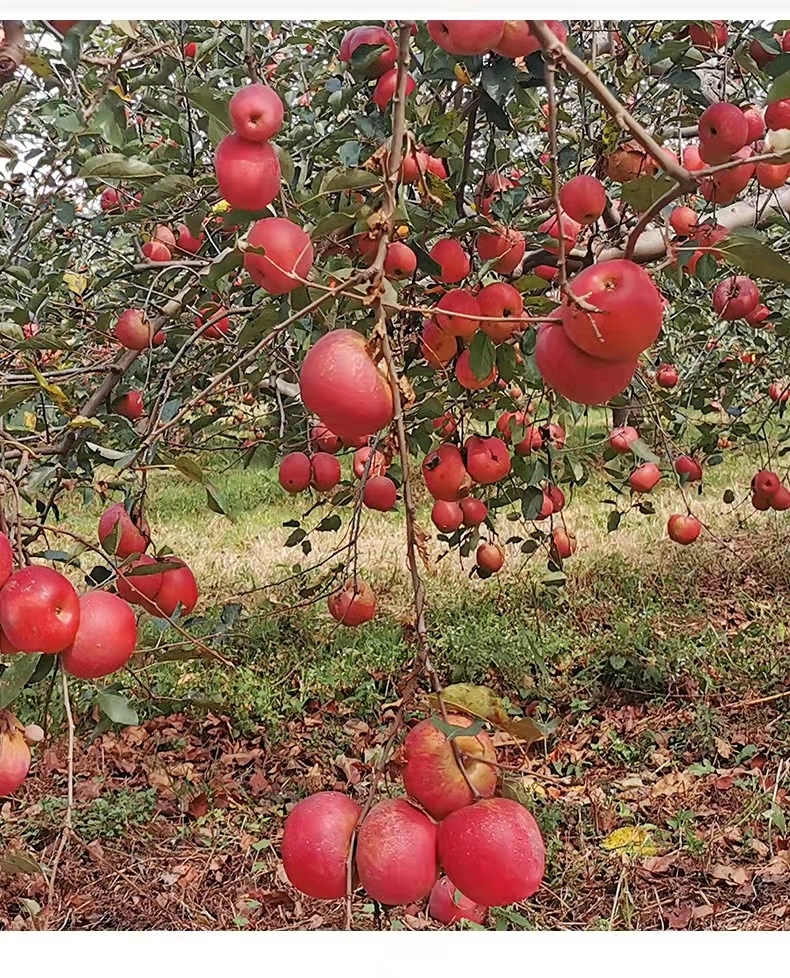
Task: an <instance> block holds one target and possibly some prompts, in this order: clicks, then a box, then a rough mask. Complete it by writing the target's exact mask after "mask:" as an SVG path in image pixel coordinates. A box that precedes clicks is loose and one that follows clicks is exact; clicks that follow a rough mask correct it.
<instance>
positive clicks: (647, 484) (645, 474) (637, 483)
mask: <svg viewBox="0 0 790 978" xmlns="http://www.w3.org/2000/svg"><path fill="white" fill-rule="evenodd" d="M660 479H661V469H659V467H658V466H657V465H655V464H654V463H653V462H645V463H644V465H640V466H639V467H638V468H636V469H634V471H633V472H632V473H631V475H630V476H629V477H628V482H629V483H630V485H631V488H632V489H633V490H634V492H652V491H653V489H655V487H656V486H657V485H658V483H659V481H660Z"/></svg>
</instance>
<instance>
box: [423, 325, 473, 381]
mask: <svg viewBox="0 0 790 978" xmlns="http://www.w3.org/2000/svg"><path fill="white" fill-rule="evenodd" d="M444 318H445V319H449V318H450V317H448V316H445V317H444ZM457 321H458V322H460V321H461V320H457ZM475 326H477V324H476V323H475ZM420 352H421V353H422V356H423V359H425V360H427V361H428V363H429V364H430V365H431V366H432V367H435V368H436V369H437V370H442V369H443V368H444V367H446V366H447V365H448V364H449V363H450V361H451V360H452V359H453V357H454V356H455V355H456V354H457V353H458V341H457V340H456V338H455V335H453V334H450V333H447V332H445V331H444V330H443V329H442V328H441V326H439V324H438V323H437V322H436V320H435V319H425V320H423V324H422V332H421V333H420Z"/></svg>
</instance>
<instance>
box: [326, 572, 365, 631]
mask: <svg viewBox="0 0 790 978" xmlns="http://www.w3.org/2000/svg"><path fill="white" fill-rule="evenodd" d="M327 607H328V608H329V614H330V615H331V616H332V617H333V618H334V619H335V621H339V622H340V624H341V625H350V626H352V627H353V626H354V625H363V624H364V623H365V622H367V621H370V619H371V618H372V617H373V616H374V615H375V614H376V595H375V594H374V593H373V588H372V587H371V586H370V585H369V584H367V583H366V582H365V581H360V580H356V581H354V580H353V579H349V580H347V581H346V583H345V584H344V585H343V587H342V588H341V589H340V590H339V591H337V592H335V593H334V594H330V595H329V597H328V598H327Z"/></svg>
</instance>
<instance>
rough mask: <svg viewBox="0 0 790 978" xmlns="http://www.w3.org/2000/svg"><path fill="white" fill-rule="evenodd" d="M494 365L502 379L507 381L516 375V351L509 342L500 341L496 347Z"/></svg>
mask: <svg viewBox="0 0 790 978" xmlns="http://www.w3.org/2000/svg"><path fill="white" fill-rule="evenodd" d="M496 366H497V371H498V372H499V376H500V377H501V378H502V380H504V381H506V382H507V381H510V380H512V379H513V378H514V377H515V376H516V370H517V369H518V364H517V363H516V351H515V348H514V347H512V346H511V345H510V344H509V343H502V344H500V345H499V346H498V347H497V351H496Z"/></svg>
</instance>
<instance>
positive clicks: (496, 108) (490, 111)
mask: <svg viewBox="0 0 790 978" xmlns="http://www.w3.org/2000/svg"><path fill="white" fill-rule="evenodd" d="M479 98H480V108H481V109H482V110H483V112H484V113H485V115H486V118H487V119H488V121H489V122H491V123H492V124H493V125H495V126H496V127H497V129H503V130H504V131H505V132H513V123H512V122H511V121H510V117H509V116H508V114H507V112H505V110H504V109H503V108H502V106H501V105H498V104H497V103H496V102H495V101H494V100H493V99H492V98H491V96H490V95H489V94H488V92H486V91H485V90H484V89H480V90H479Z"/></svg>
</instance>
